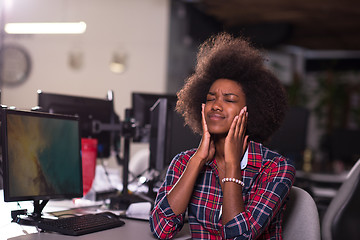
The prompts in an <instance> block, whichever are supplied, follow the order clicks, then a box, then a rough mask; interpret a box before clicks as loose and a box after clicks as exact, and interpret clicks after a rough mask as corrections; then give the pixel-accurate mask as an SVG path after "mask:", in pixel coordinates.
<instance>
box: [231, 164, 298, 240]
mask: <svg viewBox="0 0 360 240" xmlns="http://www.w3.org/2000/svg"><path fill="white" fill-rule="evenodd" d="M294 178H295V167H294V166H293V165H292V163H291V162H290V161H289V160H287V159H284V158H281V157H280V158H276V159H273V160H271V161H268V162H267V163H266V165H265V166H262V168H261V170H260V172H259V175H258V177H257V178H256V179H255V180H254V182H253V184H252V186H251V187H250V189H249V191H250V199H249V200H248V201H247V203H246V206H245V211H244V212H242V213H240V214H238V215H237V216H235V218H234V219H232V220H231V221H229V222H228V223H227V224H226V225H225V226H224V237H225V239H234V238H235V239H256V238H257V237H259V236H260V235H261V234H262V233H263V231H264V230H265V229H266V227H267V226H268V225H269V223H270V221H271V220H272V219H273V217H274V216H275V215H276V214H277V213H278V212H279V210H280V208H281V207H282V206H283V203H284V201H285V199H286V197H287V195H288V194H289V192H290V189H291V186H292V185H293V182H294Z"/></svg>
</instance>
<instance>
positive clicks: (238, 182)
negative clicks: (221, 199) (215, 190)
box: [221, 178, 245, 187]
mask: <svg viewBox="0 0 360 240" xmlns="http://www.w3.org/2000/svg"><path fill="white" fill-rule="evenodd" d="M221 181H222V182H223V183H224V182H234V183H237V184H240V185H241V186H242V187H243V186H244V185H245V183H244V182H243V181H241V180H240V179H236V178H223V179H222V180H221Z"/></svg>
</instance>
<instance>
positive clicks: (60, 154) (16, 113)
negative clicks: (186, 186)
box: [1, 109, 83, 202]
mask: <svg viewBox="0 0 360 240" xmlns="http://www.w3.org/2000/svg"><path fill="white" fill-rule="evenodd" d="M1 138H2V156H3V165H4V166H3V172H4V200H5V201H10V202H11V201H26V200H49V199H64V198H66V199H69V198H75V197H82V195H83V191H82V190H83V189H82V188H83V184H82V161H81V155H80V154H81V153H80V149H81V148H80V146H81V144H80V137H79V121H78V118H77V117H75V116H64V115H56V114H48V113H40V112H29V111H20V110H10V109H3V110H2V114H1Z"/></svg>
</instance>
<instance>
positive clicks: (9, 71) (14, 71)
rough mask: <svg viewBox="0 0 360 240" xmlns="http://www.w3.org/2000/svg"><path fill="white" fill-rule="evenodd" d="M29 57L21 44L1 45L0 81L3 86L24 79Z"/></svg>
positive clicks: (29, 68)
mask: <svg viewBox="0 0 360 240" xmlns="http://www.w3.org/2000/svg"><path fill="white" fill-rule="evenodd" d="M30 70H31V59H30V56H29V54H28V52H27V51H26V50H25V49H24V48H23V47H21V46H17V45H3V47H2V48H1V49H0V81H1V84H2V85H3V86H17V85H20V84H22V83H23V82H25V81H26V79H27V78H28V76H29V74H30Z"/></svg>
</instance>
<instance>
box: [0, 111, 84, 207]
mask: <svg viewBox="0 0 360 240" xmlns="http://www.w3.org/2000/svg"><path fill="white" fill-rule="evenodd" d="M9 114H15V115H22V116H33V117H43V118H52V119H64V120H70V121H75V122H76V123H77V124H79V118H78V117H77V116H72V115H60V114H50V113H43V112H34V111H27V110H15V109H2V110H1V141H2V146H1V147H2V161H3V185H4V186H3V187H4V189H3V192H4V201H5V202H17V201H40V200H43V201H44V200H51V199H72V198H81V197H83V177H82V158H81V139H80V132H79V133H78V136H79V139H78V141H79V143H78V147H79V151H78V152H79V173H78V176H79V178H80V179H79V185H80V189H79V191H78V192H73V193H59V194H52V195H35V196H11V195H10V184H11V182H10V179H9V156H8V142H7V141H6V138H7V136H8V131H7V121H8V120H7V116H8V115H9ZM78 129H79V127H78Z"/></svg>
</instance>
